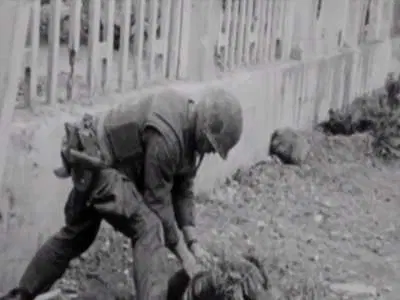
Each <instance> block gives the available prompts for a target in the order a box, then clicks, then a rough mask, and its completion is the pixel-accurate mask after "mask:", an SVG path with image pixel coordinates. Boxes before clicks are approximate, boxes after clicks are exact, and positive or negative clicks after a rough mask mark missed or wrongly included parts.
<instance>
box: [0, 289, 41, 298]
mask: <svg viewBox="0 0 400 300" xmlns="http://www.w3.org/2000/svg"><path fill="white" fill-rule="evenodd" d="M34 299H35V297H33V296H32V295H31V294H30V293H29V292H28V291H27V290H25V289H23V288H14V289H12V290H11V291H9V292H8V293H7V294H6V295H4V296H1V297H0V300H34Z"/></svg>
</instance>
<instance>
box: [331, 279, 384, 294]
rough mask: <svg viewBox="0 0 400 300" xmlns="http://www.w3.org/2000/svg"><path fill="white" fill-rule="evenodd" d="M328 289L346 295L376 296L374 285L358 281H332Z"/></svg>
mask: <svg viewBox="0 0 400 300" xmlns="http://www.w3.org/2000/svg"><path fill="white" fill-rule="evenodd" d="M330 289H331V290H332V291H333V292H335V293H337V294H345V295H347V296H376V294H377V290H376V288H375V287H374V286H370V285H366V284H363V283H359V282H352V283H333V284H331V285H330Z"/></svg>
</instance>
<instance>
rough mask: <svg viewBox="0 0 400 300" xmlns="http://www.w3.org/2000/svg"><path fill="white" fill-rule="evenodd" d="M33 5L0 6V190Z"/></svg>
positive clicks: (8, 0) (5, 2)
mask: <svg viewBox="0 0 400 300" xmlns="http://www.w3.org/2000/svg"><path fill="white" fill-rule="evenodd" d="M31 5H32V1H28V0H2V1H1V2H0V28H3V29H4V28H8V30H1V31H0V41H1V43H0V188H1V187H2V178H3V173H4V166H5V161H6V152H7V146H8V139H9V134H10V129H11V122H12V116H13V113H14V108H15V99H16V95H17V88H18V83H19V79H20V76H21V75H22V74H21V73H22V63H23V59H24V53H25V42H26V38H27V33H28V24H29V17H30V11H31ZM0 204H1V203H0Z"/></svg>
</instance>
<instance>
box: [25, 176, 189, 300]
mask: <svg viewBox="0 0 400 300" xmlns="http://www.w3.org/2000/svg"><path fill="white" fill-rule="evenodd" d="M88 200H90V203H91V204H90V205H89V206H88V205H87V203H88ZM65 216H66V224H65V226H64V227H62V228H61V229H60V230H59V231H58V232H57V233H56V234H54V235H53V236H52V237H50V238H49V239H48V240H47V241H46V242H45V243H44V244H43V246H42V247H41V248H40V249H39V250H38V251H37V253H36V255H35V256H34V258H33V259H32V261H31V262H30V264H29V265H28V267H27V269H26V271H25V273H24V274H23V276H22V278H21V281H20V288H23V289H26V290H27V291H29V292H30V293H31V294H32V295H33V296H36V295H38V294H41V293H44V292H46V291H47V290H49V289H50V288H51V286H52V285H53V284H54V283H55V281H56V280H58V279H59V278H60V277H61V276H62V275H63V274H64V272H65V271H66V269H67V268H68V265H69V262H70V261H71V260H72V259H74V258H76V257H78V256H79V255H81V254H82V253H83V252H85V251H86V250H87V249H88V248H89V246H90V245H91V244H92V243H93V241H94V240H95V238H96V235H97V233H98V231H99V228H100V223H101V222H102V220H105V221H106V222H108V223H109V224H110V225H111V226H113V227H114V228H115V229H116V230H118V231H120V232H121V233H122V234H124V235H125V236H127V237H128V238H130V239H131V241H132V251H133V278H134V282H135V286H136V297H137V299H138V300H149V299H152V300H158V299H160V300H165V299H167V298H168V297H167V293H168V285H169V283H168V281H169V280H170V279H171V277H173V276H170V275H171V274H165V272H160V270H159V269H160V267H161V268H162V267H163V266H165V264H167V259H168V258H167V249H166V248H165V246H164V236H163V234H164V233H163V229H162V224H161V221H160V220H159V218H158V217H157V216H156V215H155V214H154V213H153V212H152V211H151V210H150V209H149V208H148V207H147V206H146V205H145V204H144V202H143V200H142V196H141V194H140V193H139V192H138V191H137V189H136V187H135V184H134V183H133V182H132V181H130V180H129V178H127V177H126V176H124V175H122V174H121V173H119V172H118V171H116V170H112V169H109V170H103V171H101V172H100V174H99V178H98V179H97V180H96V181H95V184H94V186H93V188H92V189H90V192H89V193H81V192H78V191H76V190H75V189H73V190H72V191H71V193H70V195H69V198H68V200H67V203H66V205H65ZM164 269H166V268H164ZM177 276H178V281H181V279H180V278H182V277H181V275H177ZM174 280H175V281H176V280H177V279H176V278H175V279H174ZM184 282H186V283H187V281H186V279H184ZM178 284H182V282H179V283H178Z"/></svg>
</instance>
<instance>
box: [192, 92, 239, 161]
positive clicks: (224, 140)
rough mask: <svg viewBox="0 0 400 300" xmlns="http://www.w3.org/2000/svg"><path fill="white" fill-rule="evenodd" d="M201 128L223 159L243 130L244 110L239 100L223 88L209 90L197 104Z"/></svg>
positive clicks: (237, 140)
mask: <svg viewBox="0 0 400 300" xmlns="http://www.w3.org/2000/svg"><path fill="white" fill-rule="evenodd" d="M196 107H197V108H196V110H197V118H199V121H200V122H198V124H200V126H201V127H202V128H201V129H200V130H201V131H202V132H203V133H204V134H205V136H206V138H207V139H208V141H209V142H210V144H211V146H212V147H213V148H214V150H215V152H217V153H218V154H219V155H220V156H221V157H222V158H223V159H226V158H227V156H228V153H229V151H230V150H231V149H232V148H233V147H234V146H235V145H236V144H237V143H238V142H239V140H240V137H241V135H242V132H243V110H242V106H241V105H240V103H239V100H238V99H237V98H236V97H234V96H233V95H232V94H230V93H228V92H227V91H225V90H223V89H221V88H211V89H209V90H207V91H206V92H205V93H204V94H203V95H202V97H201V99H200V100H199V102H198V103H197V105H196Z"/></svg>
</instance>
